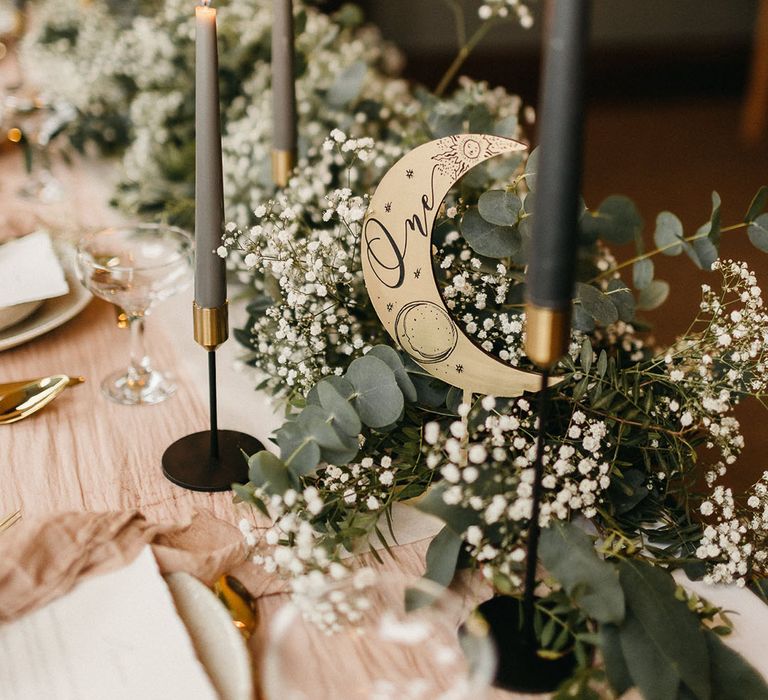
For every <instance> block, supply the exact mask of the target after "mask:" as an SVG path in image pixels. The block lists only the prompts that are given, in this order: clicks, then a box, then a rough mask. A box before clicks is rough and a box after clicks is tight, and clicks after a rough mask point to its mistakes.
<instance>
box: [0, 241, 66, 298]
mask: <svg viewBox="0 0 768 700" xmlns="http://www.w3.org/2000/svg"><path fill="white" fill-rule="evenodd" d="M68 291H69V285H68V284H67V280H66V279H65V278H64V271H63V270H62V269H61V263H60V262H59V259H58V257H57V256H56V253H55V251H54V250H53V244H52V243H51V237H50V236H49V235H48V233H47V232H45V231H37V232H35V233H30V234H29V235H28V236H24V237H23V238H17V239H15V240H13V241H9V242H8V243H5V244H4V245H1V246H0V308H2V307H4V306H13V305H15V304H23V303H24V302H27V301H38V300H41V299H50V298H51V297H60V296H61V295H63V294H66V293H67V292H68Z"/></svg>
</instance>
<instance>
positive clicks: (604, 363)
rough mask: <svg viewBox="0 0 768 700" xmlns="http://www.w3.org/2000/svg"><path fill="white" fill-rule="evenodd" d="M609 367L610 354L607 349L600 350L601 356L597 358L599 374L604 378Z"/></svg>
mask: <svg viewBox="0 0 768 700" xmlns="http://www.w3.org/2000/svg"><path fill="white" fill-rule="evenodd" d="M607 369H608V355H607V354H606V352H605V350H601V351H600V356H599V357H598V358H597V376H598V377H600V378H602V377H604V376H605V371H606V370H607Z"/></svg>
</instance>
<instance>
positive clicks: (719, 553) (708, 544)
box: [696, 472, 768, 586]
mask: <svg viewBox="0 0 768 700" xmlns="http://www.w3.org/2000/svg"><path fill="white" fill-rule="evenodd" d="M699 510H700V511H701V514H702V515H703V516H705V517H706V518H708V519H712V523H711V524H709V525H707V526H706V527H705V528H704V534H703V536H702V538H701V542H700V544H699V547H698V549H697V550H696V556H697V557H698V558H699V559H703V560H705V561H708V562H710V563H711V564H712V566H711V568H710V570H709V572H708V573H707V574H706V576H705V577H704V580H705V582H707V583H733V582H735V583H736V584H737V585H738V586H744V585H745V579H746V577H747V575H748V574H749V575H751V576H753V577H756V578H761V577H764V576H765V575H766V574H768V472H764V473H763V476H762V478H761V479H760V481H758V482H757V483H756V484H755V485H754V486H753V487H752V489H751V490H750V492H749V493H748V494H747V499H746V506H744V505H740V504H738V503H737V500H736V499H735V498H734V495H733V492H732V491H731V489H729V488H725V487H724V486H722V485H718V486H716V487H715V488H714V489H713V491H712V494H711V495H710V497H709V498H708V499H707V500H706V501H704V502H703V503H702V504H701V506H700V508H699Z"/></svg>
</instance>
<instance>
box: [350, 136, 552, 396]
mask: <svg viewBox="0 0 768 700" xmlns="http://www.w3.org/2000/svg"><path fill="white" fill-rule="evenodd" d="M526 148H527V147H526V145H525V144H523V143H520V142H519V141H514V140H513V139H508V138H503V137H501V136H492V135H489V134H460V135H455V136H447V137H445V138H441V139H437V140H435V141H429V142H428V143H425V144H422V145H421V146H418V147H416V148H415V149H414V150H412V151H410V152H409V153H407V154H406V155H404V156H403V157H402V158H401V159H400V160H399V161H397V163H395V164H394V165H393V166H392V168H391V169H390V170H389V171H388V172H387V173H386V174H385V175H384V177H383V178H382V180H381V182H380V183H379V186H378V187H377V188H376V191H375V192H374V193H373V196H372V197H371V201H370V204H369V206H368V211H367V213H366V216H365V220H364V221H363V233H362V237H361V247H362V249H361V258H362V265H363V277H364V280H365V285H366V288H367V289H368V294H369V296H370V298H371V303H372V304H373V307H374V309H375V310H376V313H377V314H378V316H379V318H380V319H381V322H382V323H383V324H384V327H385V328H386V329H387V331H388V332H389V334H390V335H391V336H392V337H393V338H394V339H395V340H396V341H397V342H398V343H399V345H400V346H401V347H402V348H403V349H404V350H405V351H406V352H407V353H408V354H409V355H410V356H411V357H412V358H413V359H414V360H415V361H416V362H417V363H418V364H419V365H420V366H421V367H423V368H424V369H425V370H426V371H427V372H429V373H430V374H432V375H433V376H435V377H438V378H439V379H442V380H443V381H444V382H446V383H448V384H451V385H452V386H455V387H458V388H460V389H463V390H464V392H465V394H467V393H479V394H493V395H494V396H500V397H512V396H519V395H520V394H522V393H523V392H524V391H531V392H535V391H539V389H540V388H541V375H540V373H538V372H533V371H530V372H529V371H524V370H521V369H517V368H516V367H512V366H511V365H508V364H507V363H505V362H503V361H502V360H500V359H498V358H497V357H495V356H494V355H491V354H490V353H488V352H486V351H485V350H483V349H482V348H481V347H479V346H478V345H476V344H475V342H474V341H473V340H472V339H471V338H470V337H469V336H468V335H467V334H466V333H465V332H464V331H463V330H462V329H461V328H460V327H459V326H458V325H457V324H456V322H455V321H454V320H453V318H452V317H451V314H450V312H449V310H448V307H447V306H446V303H445V300H444V299H443V297H442V295H441V293H440V289H439V287H438V285H437V280H436V278H435V273H434V271H433V268H432V227H433V226H434V223H435V219H436V218H437V214H438V211H439V209H440V204H441V203H442V201H443V199H444V198H445V195H446V194H447V193H448V192H449V190H450V189H451V188H452V187H453V186H454V185H455V184H456V183H457V182H458V181H459V180H460V179H461V178H462V177H463V176H464V175H465V174H466V173H467V172H469V170H470V169H471V168H473V167H474V166H476V165H479V164H480V163H483V162H485V161H487V160H489V159H490V158H493V157H494V156H498V155H502V154H504V153H513V152H515V151H524V150H526ZM557 381H558V380H557V379H555V380H553V383H554V382H557Z"/></svg>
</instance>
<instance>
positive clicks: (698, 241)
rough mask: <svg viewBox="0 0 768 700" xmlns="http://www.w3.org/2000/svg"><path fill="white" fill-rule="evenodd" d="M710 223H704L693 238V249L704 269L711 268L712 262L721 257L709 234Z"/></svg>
mask: <svg viewBox="0 0 768 700" xmlns="http://www.w3.org/2000/svg"><path fill="white" fill-rule="evenodd" d="M708 228H709V224H704V226H702V227H701V228H699V230H698V231H696V238H694V239H693V249H694V251H695V252H696V258H697V259H698V262H699V265H700V266H701V269H702V270H711V269H712V263H714V262H715V260H717V259H718V257H720V253H719V252H718V250H717V246H716V245H715V244H714V243H713V242H712V239H710V238H709V235H708V234H707V229H708Z"/></svg>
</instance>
